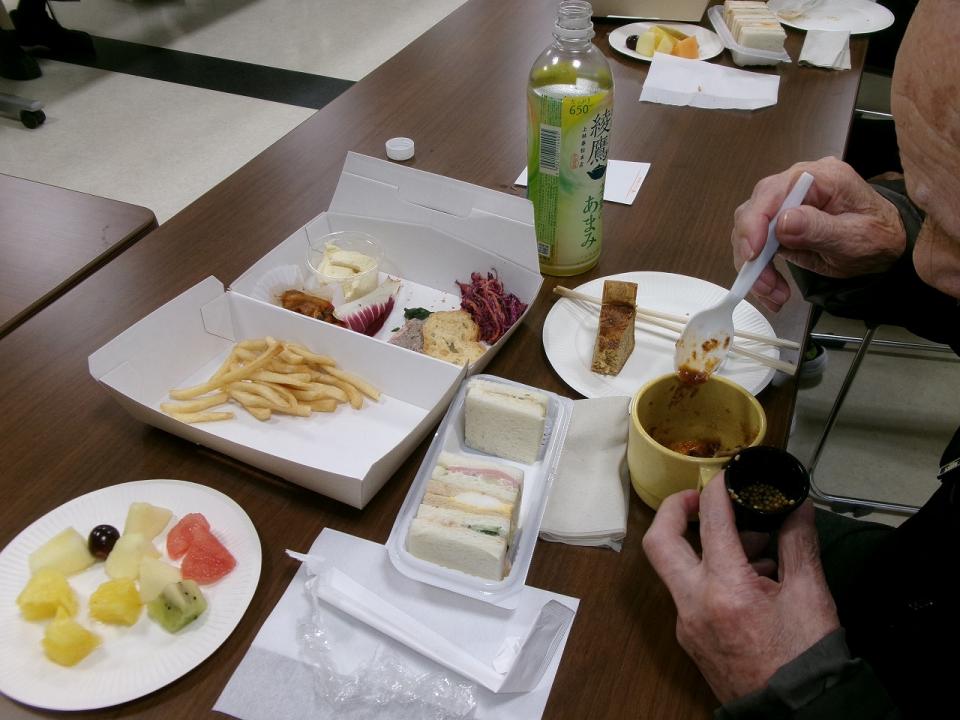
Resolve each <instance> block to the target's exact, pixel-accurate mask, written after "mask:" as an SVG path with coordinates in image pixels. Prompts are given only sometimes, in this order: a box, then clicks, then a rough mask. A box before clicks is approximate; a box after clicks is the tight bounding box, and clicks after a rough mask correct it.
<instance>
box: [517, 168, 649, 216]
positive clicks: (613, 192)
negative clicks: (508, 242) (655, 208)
mask: <svg viewBox="0 0 960 720" xmlns="http://www.w3.org/2000/svg"><path fill="white" fill-rule="evenodd" d="M649 171H650V163H645V162H631V161H629V160H608V161H607V177H606V180H605V181H604V184H603V199H604V200H606V201H608V202H615V203H620V204H621V205H632V204H633V201H634V200H635V199H636V197H637V193H638V192H639V191H640V186H641V185H643V181H644V179H645V178H646V177H647V173H648V172H649ZM513 184H514V185H520V186H521V187H526V186H527V168H524V169H523V172H522V173H520V177H518V178H517V180H516V182H514V183H513Z"/></svg>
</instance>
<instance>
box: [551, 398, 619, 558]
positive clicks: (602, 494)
mask: <svg viewBox="0 0 960 720" xmlns="http://www.w3.org/2000/svg"><path fill="white" fill-rule="evenodd" d="M629 402H630V398H626V397H605V398H595V399H593V400H577V401H576V402H575V403H574V404H573V416H572V417H571V419H570V429H569V430H568V431H567V439H566V440H565V441H564V443H563V452H562V453H561V454H560V462H559V465H558V470H557V476H556V477H555V478H554V480H553V487H552V488H551V490H550V498H549V499H548V500H547V509H546V512H545V513H544V515H543V520H542V521H541V523H540V537H541V539H543V540H551V541H553V542H562V543H567V544H568V545H602V546H605V547H610V548H613V549H614V550H618V551H619V550H620V548H621V546H622V545H623V538H624V537H625V536H626V534H627V510H628V508H629V503H630V479H629V474H628V471H627V428H628V425H627V415H628V405H629Z"/></svg>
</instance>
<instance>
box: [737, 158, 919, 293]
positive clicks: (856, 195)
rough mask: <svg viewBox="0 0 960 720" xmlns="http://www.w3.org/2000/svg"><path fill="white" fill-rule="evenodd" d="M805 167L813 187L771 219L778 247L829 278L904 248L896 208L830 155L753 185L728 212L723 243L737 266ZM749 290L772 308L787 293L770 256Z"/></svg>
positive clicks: (754, 249) (889, 258)
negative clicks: (774, 220)
mask: <svg viewBox="0 0 960 720" xmlns="http://www.w3.org/2000/svg"><path fill="white" fill-rule="evenodd" d="M804 170H806V171H807V172H809V173H811V174H812V175H813V177H814V183H813V187H811V188H810V191H809V192H808V193H807V197H806V199H805V200H804V203H805V204H804V205H801V206H800V207H798V208H795V209H793V210H788V211H787V212H785V213H784V214H783V215H782V216H781V217H780V220H779V221H778V222H777V228H776V229H777V239H778V240H779V241H780V250H779V253H778V254H779V255H780V256H781V257H783V258H786V259H787V260H789V261H790V262H792V263H793V264H795V265H799V266H800V267H802V268H806V269H807V270H812V271H813V272H815V273H818V274H820V275H826V276H828V277H834V278H847V277H854V276H856V275H864V274H867V273H878V272H883V271H885V270H888V269H889V268H890V267H891V266H892V265H893V263H894V262H896V260H897V259H898V258H899V257H900V256H901V255H902V254H903V252H904V249H905V248H906V234H905V232H904V229H903V222H902V221H901V220H900V214H899V213H898V212H897V209H896V208H895V207H894V206H893V204H892V203H890V202H889V201H888V200H887V199H886V198H884V197H883V196H882V195H880V194H879V193H878V192H877V191H876V190H874V189H873V188H872V187H870V185H868V184H867V182H866V181H865V180H863V178H861V177H860V176H859V175H858V174H857V173H856V172H855V171H854V169H853V168H851V167H850V166H849V165H847V164H846V163H844V162H841V161H839V160H837V159H836V158H832V157H827V158H823V159H822V160H817V161H816V162H803V163H797V164H796V165H794V166H793V167H791V168H790V169H789V170H786V171H784V172H782V173H780V174H779V175H771V176H770V177H768V178H764V179H763V180H761V181H760V182H758V183H757V184H756V186H755V187H754V188H753V194H752V195H751V196H750V199H749V200H747V201H746V202H745V203H743V204H742V205H741V206H740V207H738V208H737V210H736V212H735V213H734V226H733V232H732V234H731V236H730V242H731V244H732V245H733V261H734V265H736V267H737V269H738V270H739V269H740V266H741V265H743V263H744V262H746V261H747V260H751V259H753V258H755V257H756V256H757V255H759V254H760V251H761V250H762V249H763V245H764V243H765V242H766V239H767V226H768V225H769V223H770V220H771V218H773V216H774V215H776V212H777V210H778V209H779V207H780V203H781V202H782V201H783V199H784V197H786V195H787V193H788V192H789V191H790V188H791V187H793V184H794V182H796V179H797V178H798V177H799V176H800V173H801V172H803V171H804ZM753 293H754V295H755V296H756V297H757V298H758V299H759V300H760V302H762V303H763V304H764V305H766V306H767V307H768V308H770V309H771V310H779V309H780V308H781V307H782V306H783V304H784V303H785V302H786V301H787V300H788V299H789V297H790V286H789V285H788V284H787V281H786V279H785V278H784V277H783V276H782V275H781V274H780V273H779V271H777V269H776V268H775V267H774V265H773V263H770V265H768V266H767V267H766V268H765V269H764V271H763V272H762V273H761V275H760V278H759V279H758V280H757V282H756V283H755V284H754V286H753Z"/></svg>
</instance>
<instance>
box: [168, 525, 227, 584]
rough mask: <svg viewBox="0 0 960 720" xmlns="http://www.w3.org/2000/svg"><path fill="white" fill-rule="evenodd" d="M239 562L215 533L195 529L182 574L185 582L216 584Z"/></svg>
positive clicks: (182, 567)
mask: <svg viewBox="0 0 960 720" xmlns="http://www.w3.org/2000/svg"><path fill="white" fill-rule="evenodd" d="M236 565H237V561H236V559H235V558H234V557H233V555H231V554H230V551H229V550H227V549H226V548H225V547H224V546H223V543H221V542H220V541H219V540H217V538H216V537H214V535H213V533H211V532H210V531H209V530H206V529H204V528H200V527H195V528H194V529H193V532H192V540H191V543H190V548H189V549H188V550H187V554H186V556H185V557H184V558H183V563H181V565H180V573H181V575H183V578H184V580H188V579H189V580H195V581H196V582H198V583H199V584H201V585H207V584H209V583H212V582H216V581H217V580H219V579H220V578H222V577H223V576H224V575H226V574H227V573H229V572H230V571H231V570H233V568H234V567H236Z"/></svg>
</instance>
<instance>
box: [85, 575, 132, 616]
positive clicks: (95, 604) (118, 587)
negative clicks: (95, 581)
mask: <svg viewBox="0 0 960 720" xmlns="http://www.w3.org/2000/svg"><path fill="white" fill-rule="evenodd" d="M142 607H143V603H142V602H140V593H139V592H137V586H136V583H134V582H133V580H130V579H129V578H121V579H119V580H107V581H106V582H105V583H103V584H102V585H100V587H98V588H97V589H96V590H94V591H93V595H91V596H90V617H92V618H93V619H94V620H99V621H100V622H105V623H109V624H111V625H133V624H134V623H135V622H136V621H137V620H138V619H139V617H140V609H141V608H142Z"/></svg>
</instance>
